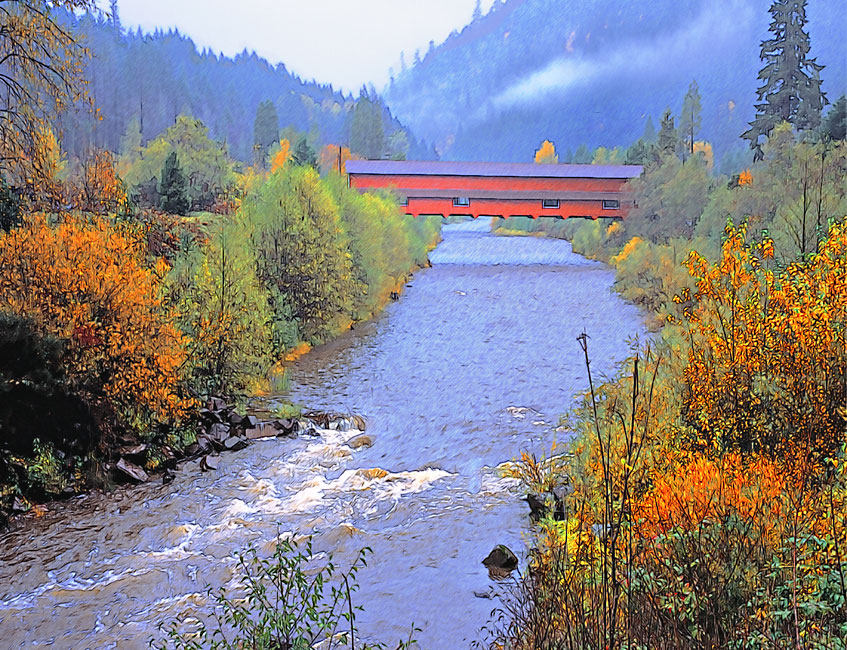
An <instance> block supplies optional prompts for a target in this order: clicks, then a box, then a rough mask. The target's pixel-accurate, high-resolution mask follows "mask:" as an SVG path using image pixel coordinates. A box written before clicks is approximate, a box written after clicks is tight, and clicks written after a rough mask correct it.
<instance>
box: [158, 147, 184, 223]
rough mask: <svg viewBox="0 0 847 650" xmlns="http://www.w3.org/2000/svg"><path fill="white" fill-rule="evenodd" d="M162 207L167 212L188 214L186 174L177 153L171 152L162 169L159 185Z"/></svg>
mask: <svg viewBox="0 0 847 650" xmlns="http://www.w3.org/2000/svg"><path fill="white" fill-rule="evenodd" d="M159 194H160V195H161V199H160V207H161V208H162V210H164V211H165V212H171V213H173V214H185V213H186V212H188V207H189V206H188V192H187V189H186V185H185V174H184V173H183V171H182V167H180V165H179V159H178V158H177V155H176V151H171V153H170V155H169V156H168V157H167V159H165V166H164V167H163V168H162V182H161V183H160V185H159Z"/></svg>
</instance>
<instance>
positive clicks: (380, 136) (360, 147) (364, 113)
mask: <svg viewBox="0 0 847 650" xmlns="http://www.w3.org/2000/svg"><path fill="white" fill-rule="evenodd" d="M350 150H351V151H352V152H353V153H357V154H359V155H360V156H363V157H364V158H367V159H369V160H377V159H379V158H381V157H382V154H383V153H384V151H385V129H384V127H383V124H382V107H381V106H380V105H379V104H378V103H377V102H375V101H374V100H372V99H371V98H370V97H369V96H368V94H367V93H366V92H365V90H364V89H362V93H361V94H360V96H359V101H357V102H356V108H354V109H353V120H352V123H351V125H350Z"/></svg>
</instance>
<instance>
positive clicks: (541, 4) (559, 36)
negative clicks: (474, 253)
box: [385, 0, 847, 172]
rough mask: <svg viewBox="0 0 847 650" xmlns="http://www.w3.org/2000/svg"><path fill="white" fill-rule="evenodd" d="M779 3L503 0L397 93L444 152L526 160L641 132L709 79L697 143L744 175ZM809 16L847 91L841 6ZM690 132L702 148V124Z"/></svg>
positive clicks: (402, 115) (416, 125) (829, 72)
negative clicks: (550, 149)
mask: <svg viewBox="0 0 847 650" xmlns="http://www.w3.org/2000/svg"><path fill="white" fill-rule="evenodd" d="M769 7H770V2H769V1H768V0H752V1H746V0H745V1H743V2H742V1H741V0H729V1H727V2H718V1H716V0H685V1H684V2H672V1H671V0H658V1H657V2H649V3H648V2H645V1H644V0H636V1H633V2H626V3H621V2H615V1H613V0H598V1H597V2H591V3H587V2H576V1H574V0H507V1H506V2H505V3H501V2H495V3H494V4H493V6H492V8H491V10H490V11H489V12H488V13H486V14H484V15H481V16H480V17H478V18H477V19H475V20H473V21H472V22H471V23H470V24H469V25H468V26H466V27H465V28H464V29H462V30H461V31H460V32H456V33H454V34H453V35H451V36H450V37H448V38H447V40H446V41H445V42H443V43H441V44H439V45H436V46H435V47H433V48H431V49H430V50H429V51H428V52H427V54H426V55H425V56H423V58H422V60H421V63H420V64H418V65H413V66H409V67H408V69H407V70H406V72H403V71H402V66H401V71H400V72H399V74H397V75H396V76H395V79H394V81H393V83H392V84H390V85H389V86H388V87H387V88H386V90H385V97H386V101H387V102H388V105H389V106H390V107H391V110H392V112H393V113H394V114H395V115H397V117H398V118H399V119H401V120H402V121H403V123H404V124H408V125H409V126H410V128H411V129H413V131H414V132H415V133H416V134H418V135H419V136H420V137H424V138H426V139H427V140H428V141H431V142H434V143H435V144H436V146H437V148H438V152H439V154H440V155H441V156H442V157H444V158H449V159H455V160H504V161H521V160H527V159H528V158H527V156H528V154H529V153H531V151H529V147H530V146H533V147H535V146H537V143H539V142H542V141H543V140H545V139H549V140H551V141H553V142H555V143H556V145H557V148H558V149H559V150H560V152H567V151H568V150H570V151H572V152H576V150H577V149H578V148H579V147H580V146H581V145H585V146H586V147H587V148H588V149H595V148H596V147H598V146H604V147H613V146H616V145H620V144H621V143H629V142H633V141H635V140H637V139H638V138H639V136H641V135H642V131H643V130H644V128H645V120H647V119H648V118H650V119H652V121H653V122H654V123H655V124H658V120H659V118H660V117H661V115H662V112H663V111H664V110H665V108H670V109H671V113H672V115H674V116H680V114H681V113H682V112H683V111H682V101H683V97H684V95H685V91H686V89H687V88H688V86H689V84H690V83H691V81H692V79H696V81H697V85H698V88H697V92H698V94H699V96H700V127H699V132H698V134H697V135H696V136H695V139H699V140H705V141H709V142H711V143H712V144H713V147H714V151H715V156H716V164H717V165H718V166H719V167H721V168H722V169H723V170H724V171H727V172H729V171H735V172H737V171H738V169H739V168H743V167H739V166H740V165H743V164H749V160H750V157H751V154H750V152H749V149H747V148H746V147H745V143H744V142H742V141H740V140H739V138H738V136H739V134H741V133H742V132H744V131H745V130H747V129H748V128H749V122H750V121H752V120H753V118H754V116H755V111H756V109H755V108H754V101H755V98H756V88H757V86H758V85H759V84H758V82H757V79H756V76H757V74H758V73H759V69H760V68H761V63H760V62H759V53H760V43H761V42H762V40H763V39H765V38H767V37H768V24H769V18H770V15H769V13H768V8H769ZM807 13H808V24H807V25H806V31H807V32H808V33H809V34H810V36H811V40H812V49H811V52H810V54H809V57H810V58H815V59H816V60H817V62H818V63H819V64H822V65H825V66H826V74H825V75H824V76H823V84H822V86H821V88H822V90H824V91H825V92H827V93H828V95H829V96H830V97H831V98H836V97H839V96H841V95H842V94H844V92H845V79H847V57H845V52H844V35H843V25H844V21H843V14H842V10H841V9H840V3H838V2H828V1H825V0H813V1H812V2H810V3H809V6H808V12H807ZM396 68H397V66H396V65H395V69H396ZM676 125H677V126H679V118H678V117H677V119H676ZM685 139H686V140H687V142H688V147H689V155H690V152H691V147H692V141H691V136H690V130H689V134H688V137H686V138H685ZM566 157H567V156H563V158H566ZM742 158H743V161H744V162H740V161H741V159H742ZM724 164H726V167H724Z"/></svg>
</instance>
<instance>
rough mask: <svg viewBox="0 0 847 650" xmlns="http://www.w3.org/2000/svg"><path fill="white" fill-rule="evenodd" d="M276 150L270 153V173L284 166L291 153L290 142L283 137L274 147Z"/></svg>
mask: <svg viewBox="0 0 847 650" xmlns="http://www.w3.org/2000/svg"><path fill="white" fill-rule="evenodd" d="M275 149H276V151H274V152H272V154H271V174H273V173H274V172H275V171H276V170H278V169H282V168H283V167H285V163H287V162H288V158H289V156H290V154H291V143H290V142H289V141H288V140H286V139H285V138H283V139H282V140H280V141H279V146H278V147H275Z"/></svg>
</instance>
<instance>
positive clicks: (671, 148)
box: [656, 108, 679, 155]
mask: <svg viewBox="0 0 847 650" xmlns="http://www.w3.org/2000/svg"><path fill="white" fill-rule="evenodd" d="M678 144H679V135H678V134H677V132H676V127H675V126H674V121H673V116H672V115H671V109H669V108H666V109H665V112H664V114H663V115H662V124H661V126H660V127H659V137H658V139H657V141H656V148H657V149H658V150H659V153H660V154H661V155H666V154H672V153H676V150H677V145H678Z"/></svg>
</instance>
